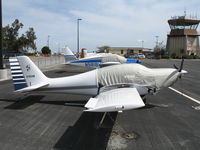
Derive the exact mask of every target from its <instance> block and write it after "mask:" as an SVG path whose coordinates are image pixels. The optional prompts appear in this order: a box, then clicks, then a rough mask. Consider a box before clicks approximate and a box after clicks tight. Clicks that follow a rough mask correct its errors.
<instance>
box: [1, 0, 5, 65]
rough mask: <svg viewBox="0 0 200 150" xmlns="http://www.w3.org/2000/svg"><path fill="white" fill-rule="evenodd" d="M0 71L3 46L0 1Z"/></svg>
mask: <svg viewBox="0 0 200 150" xmlns="http://www.w3.org/2000/svg"><path fill="white" fill-rule="evenodd" d="M0 69H4V68H3V45H2V0H0Z"/></svg>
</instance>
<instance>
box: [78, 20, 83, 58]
mask: <svg viewBox="0 0 200 150" xmlns="http://www.w3.org/2000/svg"><path fill="white" fill-rule="evenodd" d="M80 20H82V19H80V18H78V19H77V56H78V57H79V21H80Z"/></svg>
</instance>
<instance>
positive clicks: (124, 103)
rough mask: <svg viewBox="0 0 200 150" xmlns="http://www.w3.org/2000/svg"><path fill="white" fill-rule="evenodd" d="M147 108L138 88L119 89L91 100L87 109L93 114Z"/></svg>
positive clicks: (103, 93)
mask: <svg viewBox="0 0 200 150" xmlns="http://www.w3.org/2000/svg"><path fill="white" fill-rule="evenodd" d="M143 106H145V104H144V102H143V100H142V98H141V97H140V95H139V93H138V91H137V89H136V88H118V89H113V90H110V91H106V92H102V93H100V94H99V95H97V96H96V97H95V98H90V99H89V101H88V102H87V104H86V105H85V107H86V108H87V110H85V111H91V112H113V111H123V110H129V109H136V108H140V107H143Z"/></svg>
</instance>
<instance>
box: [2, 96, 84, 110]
mask: <svg viewBox="0 0 200 150" xmlns="http://www.w3.org/2000/svg"><path fill="white" fill-rule="evenodd" d="M44 97H45V96H44V95H29V96H26V97H22V98H18V99H15V100H13V99H1V100H0V101H6V102H12V104H10V105H8V106H6V107H4V109H26V108H27V107H29V106H31V105H33V104H35V103H42V104H52V105H65V104H66V103H67V104H68V106H72V107H73V106H74V107H83V106H84V105H85V104H86V102H87V101H78V100H76V101H59V100H57V101H47V100H44V101H42V99H43V98H44ZM66 107H67V106H66Z"/></svg>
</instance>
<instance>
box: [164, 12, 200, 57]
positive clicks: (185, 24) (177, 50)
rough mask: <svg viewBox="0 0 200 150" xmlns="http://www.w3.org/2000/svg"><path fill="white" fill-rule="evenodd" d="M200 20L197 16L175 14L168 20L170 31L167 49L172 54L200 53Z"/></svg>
mask: <svg viewBox="0 0 200 150" xmlns="http://www.w3.org/2000/svg"><path fill="white" fill-rule="evenodd" d="M199 22H200V20H198V19H197V18H196V17H187V16H186V14H185V15H184V16H175V17H172V18H171V19H170V20H168V24H169V26H170V29H171V31H170V33H169V34H168V35H167V47H166V48H167V51H168V52H169V54H170V55H172V54H176V56H179V57H180V56H181V55H183V54H187V55H200V53H199V51H200V49H199V33H198V32H197V27H198V25H199Z"/></svg>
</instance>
